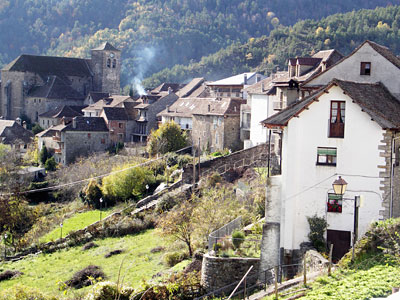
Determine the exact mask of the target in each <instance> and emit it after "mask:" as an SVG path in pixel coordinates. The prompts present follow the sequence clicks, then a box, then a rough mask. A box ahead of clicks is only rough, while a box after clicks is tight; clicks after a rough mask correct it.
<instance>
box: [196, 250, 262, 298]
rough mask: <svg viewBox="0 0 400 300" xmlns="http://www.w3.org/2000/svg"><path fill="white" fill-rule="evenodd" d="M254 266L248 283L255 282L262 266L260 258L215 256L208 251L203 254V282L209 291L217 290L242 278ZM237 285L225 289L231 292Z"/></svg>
mask: <svg viewBox="0 0 400 300" xmlns="http://www.w3.org/2000/svg"><path fill="white" fill-rule="evenodd" d="M251 266H253V269H252V270H251V272H250V273H249V275H248V277H250V278H249V279H247V285H248V286H249V285H252V284H255V283H256V281H257V276H253V275H257V274H258V271H259V268H260V259H259V258H242V257H214V256H210V255H209V254H208V253H207V254H204V256H203V263H202V267H201V284H202V286H203V287H204V288H205V289H206V291H207V292H212V291H215V290H217V289H219V288H222V287H225V286H227V285H229V284H231V283H234V282H236V281H239V280H240V279H242V277H243V276H244V274H246V272H247V270H248V269H249V268H250V267H251ZM234 288H235V287H234V286H232V288H231V289H230V290H229V289H227V290H226V291H224V292H225V293H229V292H230V291H232V290H233V289H234Z"/></svg>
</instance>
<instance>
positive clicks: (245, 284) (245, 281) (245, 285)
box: [243, 278, 247, 300]
mask: <svg viewBox="0 0 400 300" xmlns="http://www.w3.org/2000/svg"><path fill="white" fill-rule="evenodd" d="M246 287H247V280H246V278H245V279H244V295H243V296H244V297H243V299H245V300H246V295H247V293H246V292H247V291H246Z"/></svg>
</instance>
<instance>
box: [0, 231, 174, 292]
mask: <svg viewBox="0 0 400 300" xmlns="http://www.w3.org/2000/svg"><path fill="white" fill-rule="evenodd" d="M96 243H97V244H98V245H99V247H97V248H92V249H90V250H87V251H82V250H81V248H82V247H80V246H78V247H73V248H70V249H66V250H62V251H59V252H56V253H52V254H40V255H38V256H37V257H31V258H27V259H24V260H21V261H18V262H14V263H5V264H2V265H0V272H3V271H4V270H8V269H11V270H19V271H21V272H23V273H24V275H22V276H21V277H18V278H16V279H12V280H8V281H4V282H0V290H2V289H4V288H8V287H11V286H13V285H15V284H23V285H26V286H30V287H35V288H39V289H40V290H41V291H42V292H44V293H47V294H50V295H56V296H61V295H62V294H63V293H62V292H60V291H58V285H57V283H58V282H59V281H66V280H68V279H69V278H71V276H72V275H73V274H74V273H75V272H77V271H79V270H81V269H83V268H84V267H86V266H88V265H90V264H94V265H98V266H100V267H101V268H102V269H103V271H104V272H105V274H106V275H107V276H108V278H107V279H109V280H112V281H117V278H118V271H119V267H120V264H121V262H122V260H123V259H124V257H126V259H125V262H124V265H123V271H122V274H126V277H125V281H124V282H125V283H126V284H127V285H130V286H132V287H139V286H140V284H141V281H142V279H145V280H148V279H150V278H151V277H152V276H153V275H154V274H156V273H158V272H160V271H162V270H166V269H167V267H165V266H164V265H161V258H162V255H163V253H151V252H150V250H151V249H152V248H155V247H157V246H160V245H165V241H163V240H162V239H161V237H160V236H159V235H158V234H157V233H156V231H155V230H147V231H146V232H144V233H142V234H138V235H135V236H125V237H123V238H107V239H104V240H98V241H96ZM116 249H124V250H125V253H124V254H120V255H115V256H112V257H110V258H104V255H105V254H106V253H108V252H109V251H111V250H116ZM87 290H88V288H84V289H81V290H79V292H78V293H85V292H87ZM70 293H75V292H74V291H70V292H68V294H70ZM68 294H67V296H68Z"/></svg>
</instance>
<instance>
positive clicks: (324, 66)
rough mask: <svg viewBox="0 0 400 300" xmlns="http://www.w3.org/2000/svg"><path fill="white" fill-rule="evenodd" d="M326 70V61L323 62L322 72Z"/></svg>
mask: <svg viewBox="0 0 400 300" xmlns="http://www.w3.org/2000/svg"><path fill="white" fill-rule="evenodd" d="M325 70H326V61H323V62H322V72H323V71H325Z"/></svg>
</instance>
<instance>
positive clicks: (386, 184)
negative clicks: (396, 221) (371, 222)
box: [378, 130, 400, 219]
mask: <svg viewBox="0 0 400 300" xmlns="http://www.w3.org/2000/svg"><path fill="white" fill-rule="evenodd" d="M393 137H394V133H393V132H391V131H390V130H387V131H386V132H385V133H384V135H383V139H382V140H381V143H382V144H380V145H378V149H379V150H380V156H381V157H384V158H385V165H383V166H378V167H379V168H381V170H382V171H381V172H380V173H379V177H380V178H381V187H380V189H381V190H382V191H383V195H382V198H383V201H382V210H381V211H380V215H381V216H382V217H383V218H384V219H387V218H389V217H390V209H391V207H390V206H391V197H392V185H393V182H392V179H391V172H392V168H393V167H392V165H393V162H392V147H393V145H392V139H393ZM394 171H395V172H394V174H395V177H396V179H398V178H399V176H400V174H398V173H399V170H398V168H395V170H394ZM397 183H398V181H397V182H396V183H394V189H395V190H396V191H397V190H398V188H397V187H396V186H398V184H397ZM394 194H396V193H393V195H394ZM397 199H398V198H397ZM395 202H396V203H393V209H394V210H395V211H396V213H395V214H394V215H397V216H399V215H398V214H399V204H398V201H395Z"/></svg>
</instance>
